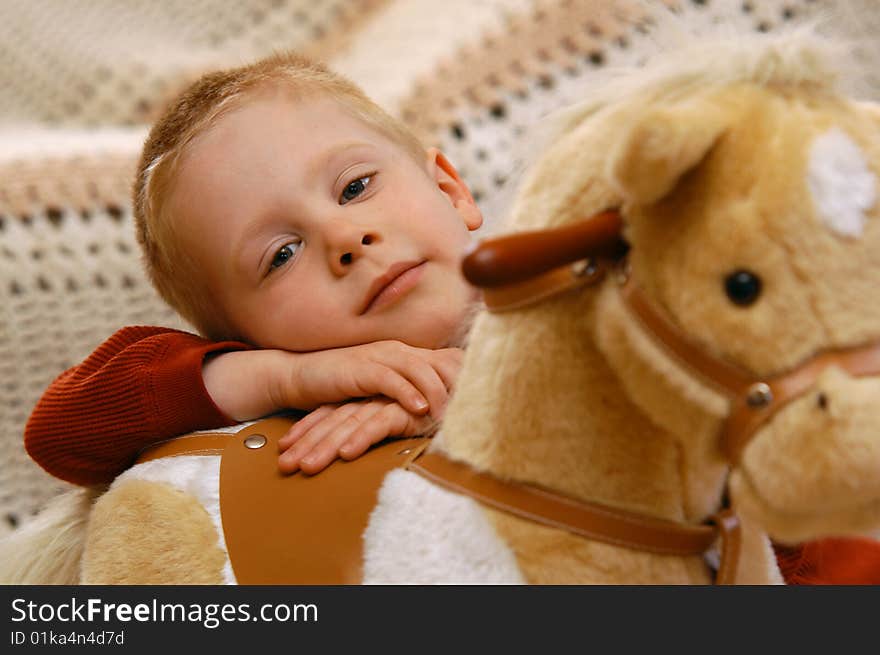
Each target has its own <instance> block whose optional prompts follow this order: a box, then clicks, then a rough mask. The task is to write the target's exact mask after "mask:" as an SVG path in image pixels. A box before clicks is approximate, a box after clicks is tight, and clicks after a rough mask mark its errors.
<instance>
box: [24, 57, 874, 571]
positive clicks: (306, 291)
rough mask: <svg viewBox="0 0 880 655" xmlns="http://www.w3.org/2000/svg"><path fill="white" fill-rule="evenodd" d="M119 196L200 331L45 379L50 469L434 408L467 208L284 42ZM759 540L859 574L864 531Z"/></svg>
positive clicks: (311, 449)
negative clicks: (214, 432)
mask: <svg viewBox="0 0 880 655" xmlns="http://www.w3.org/2000/svg"><path fill="white" fill-rule="evenodd" d="M134 210H135V219H136V226H137V230H138V237H139V240H140V243H141V245H142V247H143V250H144V254H145V261H146V266H147V271H148V273H149V275H150V277H151V279H152V281H153V283H154V285H155V286H156V288H157V289H158V291H159V293H160V294H161V295H162V297H163V298H164V299H165V300H166V301H168V302H169V304H171V306H172V307H174V308H175V309H176V310H177V311H178V312H180V313H181V315H183V316H184V317H185V318H187V319H189V320H190V321H191V322H192V323H193V324H194V325H196V326H197V327H198V328H199V330H200V331H201V332H202V333H203V334H204V335H205V336H206V337H208V339H204V338H201V337H196V336H195V335H190V334H186V333H182V332H178V331H174V330H166V329H162V328H148V327H130V328H124V329H123V330H120V331H119V332H117V333H116V334H114V335H113V336H112V337H111V338H110V339H109V340H108V341H106V342H105V343H104V344H102V345H101V346H100V347H99V348H98V349H97V350H96V351H95V352H94V353H93V354H92V355H91V356H90V357H89V358H88V359H86V360H85V361H84V362H83V363H82V364H81V365H79V366H77V367H75V368H73V369H71V370H69V371H66V372H65V373H63V374H62V375H61V376H60V377H59V378H58V379H56V380H55V381H54V382H53V383H52V385H51V386H50V387H49V388H48V389H47V391H46V392H45V394H44V395H43V397H42V398H41V400H40V402H39V403H38V405H37V407H36V408H35V409H34V411H33V413H32V415H31V417H30V420H29V422H28V425H27V428H26V431H25V444H26V447H27V449H28V452H29V453H30V454H31V456H32V457H33V458H34V459H35V460H36V461H37V462H39V463H40V464H41V465H42V466H43V467H44V468H45V469H46V470H47V471H49V472H50V473H52V474H53V475H56V476H57V477H60V478H62V479H65V480H68V481H71V482H74V483H78V484H96V483H103V482H109V481H110V480H112V479H113V478H114V477H115V476H116V475H117V474H118V473H119V472H121V471H122V470H123V469H124V468H126V467H127V466H129V465H130V464H131V462H132V461H133V460H134V458H135V457H136V455H137V453H138V452H139V451H140V450H141V449H142V448H144V447H145V446H147V445H149V444H150V443H153V442H155V441H159V440H162V439H166V438H169V437H173V436H176V435H178V434H182V433H186V432H190V431H193V430H197V429H208V428H214V427H219V426H222V425H231V424H234V423H237V422H241V421H244V420H248V419H253V418H258V417H261V416H264V415H266V414H270V413H273V412H275V411H279V410H283V409H290V408H296V409H301V410H314V411H311V413H309V414H308V415H307V416H306V417H305V418H303V419H302V420H300V421H299V422H298V423H296V424H295V425H294V427H293V428H292V429H291V431H290V433H288V434H287V435H286V436H285V437H284V438H283V439H282V441H281V445H282V447H283V448H284V447H286V450H285V451H284V452H282V454H281V455H280V457H279V467H280V468H281V470H282V471H285V472H294V471H296V470H303V471H305V472H307V473H315V472H317V471H320V470H321V469H322V468H324V467H326V466H327V465H328V464H329V463H330V462H332V461H333V459H335V458H336V457H337V456H339V457H343V458H345V459H352V458H355V457H357V456H359V455H360V454H362V453H363V452H364V451H365V450H366V449H367V448H368V447H369V446H370V445H371V444H373V443H375V442H377V441H380V440H381V439H384V438H385V437H387V436H391V435H400V436H406V435H415V434H420V433H425V432H426V431H429V430H430V429H431V428H432V424H433V422H434V421H435V420H436V419H437V418H439V417H440V416H441V415H442V412H443V408H444V406H445V403H446V400H447V396H448V394H449V391H450V390H451V388H452V385H453V383H454V380H455V376H456V373H457V371H458V367H459V365H460V361H461V350H460V349H459V348H456V347H455V346H456V345H458V344H459V343H460V339H461V337H462V336H463V334H464V332H465V329H466V326H467V322H468V321H467V318H468V310H469V307H470V306H471V304H472V302H473V301H474V299H475V297H474V293H473V291H472V290H471V289H470V288H469V287H468V286H467V285H466V283H465V282H464V280H463V278H462V277H461V275H460V273H459V260H460V258H461V255H462V254H463V251H464V249H465V247H466V245H467V243H468V232H469V231H472V230H475V229H476V228H478V227H479V226H480V224H481V222H482V218H481V215H480V212H479V209H478V208H477V206H476V204H475V203H474V201H473V199H472V198H471V196H470V193H469V192H468V189H467V187H466V185H465V184H464V183H463V182H462V180H461V179H460V178H459V176H458V174H457V173H456V171H455V169H454V167H453V166H452V165H451V164H450V163H449V162H448V161H447V160H446V159H445V158H444V157H443V155H442V154H441V153H440V152H439V151H437V150H435V149H429V150H424V149H423V148H422V147H421V146H420V145H419V144H418V142H417V141H416V140H415V138H413V137H412V136H411V135H410V134H409V133H408V132H407V131H406V130H405V129H404V128H403V127H402V126H400V125H399V124H397V123H395V122H394V121H393V120H392V119H391V118H390V117H389V116H387V115H386V114H385V113H384V112H383V111H382V110H381V109H380V108H379V107H377V106H376V105H375V104H373V103H372V102H370V101H369V100H368V99H367V98H366V97H365V96H364V95H363V94H362V93H361V92H360V91H359V90H358V89H357V88H356V87H354V86H353V85H351V84H350V83H349V82H347V81H345V80H343V79H341V78H339V77H337V76H335V75H332V74H331V73H329V72H327V71H326V70H324V69H323V68H321V67H319V66H317V65H315V64H312V63H310V62H308V61H305V60H303V59H300V58H298V57H294V56H292V55H279V56H275V57H271V58H269V59H267V60H264V61H261V62H258V63H256V64H254V65H252V66H246V67H243V68H239V69H235V70H231V71H227V72H221V73H215V74H210V75H207V76H205V77H204V78H202V79H201V80H199V81H198V82H196V83H195V84H194V85H193V86H192V87H191V88H190V89H189V90H187V91H186V92H185V93H184V94H183V95H182V97H181V98H180V99H179V100H178V102H177V103H175V104H174V105H173V106H172V107H171V108H170V109H169V110H168V112H167V113H166V114H165V115H164V117H163V118H161V119H160V120H159V122H158V123H157V124H156V125H155V127H154V128H153V130H152V131H151V133H150V136H149V137H148V139H147V142H146V144H145V147H144V153H143V157H142V159H141V164H140V167H139V171H138V176H137V180H136V183H135V193H134ZM777 554H778V558H779V562H780V565H781V567H782V570H783V573H784V574H785V576H786V579H787V580H788V581H789V582H794V583H800V584H804V583H817V582H818V583H828V582H830V583H852V582H859V583H863V584H864V583H874V584H876V583H880V578H878V572H880V551H878V549H877V547H876V544H874V543H868V542H867V541H866V540H824V541H820V542H814V543H812V544H807V545H806V546H805V547H803V548H793V549H792V548H779V549H778V550H777ZM853 562H858V563H859V566H858V567H857V568H854V567H853Z"/></svg>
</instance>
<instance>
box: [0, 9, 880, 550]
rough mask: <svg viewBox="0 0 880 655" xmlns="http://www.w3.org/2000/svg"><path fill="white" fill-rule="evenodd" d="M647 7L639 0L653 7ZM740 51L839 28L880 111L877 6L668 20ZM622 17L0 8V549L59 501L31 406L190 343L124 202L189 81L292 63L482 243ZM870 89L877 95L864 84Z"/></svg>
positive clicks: (591, 13) (619, 40)
mask: <svg viewBox="0 0 880 655" xmlns="http://www.w3.org/2000/svg"><path fill="white" fill-rule="evenodd" d="M648 1H649V2H650V0H648ZM654 2H655V3H657V2H660V0H654ZM666 4H669V5H673V6H677V7H678V9H679V11H681V12H682V13H683V15H684V16H685V17H686V20H687V21H689V22H692V23H693V24H694V26H695V27H696V29H697V31H698V30H699V26H700V25H706V24H709V23H712V22H713V21H715V20H718V19H722V20H724V21H725V22H727V23H729V24H732V25H734V26H736V28H737V29H741V30H743V31H751V30H760V31H773V30H777V29H780V28H781V27H783V26H785V25H786V24H788V23H792V22H795V21H800V20H803V19H810V18H816V17H822V16H824V14H825V12H827V10H829V9H830V8H832V7H833V8H834V9H835V10H836V12H837V13H836V14H835V15H834V16H832V17H831V18H830V19H829V20H828V25H829V26H830V27H829V29H832V30H834V31H838V32H840V33H841V34H844V35H846V36H848V37H853V38H856V39H859V40H858V43H859V44H860V45H859V46H858V47H859V55H860V57H861V59H862V61H863V63H864V67H863V68H864V70H865V74H864V75H863V76H862V77H863V79H862V80H861V82H862V87H861V91H862V95H865V94H866V93H867V94H874V95H875V96H876V95H878V91H880V79H878V77H876V75H880V73H877V74H876V75H875V74H874V73H873V71H875V70H876V71H880V39H876V37H874V38H873V39H871V38H868V39H864V37H866V36H868V37H871V36H873V35H876V34H880V0H834V1H832V0H668V2H666ZM643 9H644V8H643V7H642V6H641V5H639V4H638V3H637V2H635V0H443V1H442V2H437V1H436V0H435V1H433V2H432V1H429V0H251V1H249V2H227V1H226V0H128V1H127V2H124V3H120V2H116V1H115V0H71V1H69V2H63V1H61V0H57V1H52V0H47V1H45V2H31V1H30V0H4V2H3V3H2V4H0V88H2V92H0V534H2V533H3V532H4V531H9V530H12V529H14V527H15V526H17V525H20V524H21V523H22V522H23V521H25V520H27V518H28V517H30V516H32V515H33V514H34V513H35V512H36V511H37V510H38V508H39V507H40V506H42V504H43V503H44V502H45V501H46V500H47V499H49V498H50V497H52V496H53V495H55V494H57V493H59V492H60V491H61V490H63V489H64V488H65V487H66V485H64V484H63V483H60V482H58V481H57V480H54V479H53V478H51V477H50V476H49V475H48V474H46V473H45V472H43V471H42V469H40V468H39V467H38V466H37V465H36V464H34V463H33V462H32V461H31V460H30V459H29V458H28V457H27V455H26V454H25V452H24V449H23V447H22V432H23V428H24V424H25V422H26V420H27V417H28V415H29V413H30V411H31V409H32V408H33V406H34V404H35V403H36V401H37V399H38V398H39V396H40V394H41V393H42V391H43V390H44V389H45V387H46V386H47V385H48V384H49V383H50V382H51V380H52V379H53V378H54V377H55V376H57V375H58V374H59V373H61V372H62V371H63V370H65V369H66V368H68V367H70V366H72V365H74V364H76V363H78V362H79V361H81V360H82V359H83V358H84V357H85V356H86V355H87V354H88V353H89V352H90V351H91V350H93V349H94V348H95V347H96V346H97V345H98V344H99V343H100V342H101V341H103V340H104V339H105V338H106V337H108V336H109V335H110V334H111V333H112V332H113V331H114V330H116V329H117V328H119V327H122V326H124V325H132V324H152V325H168V326H172V327H180V328H183V329H191V328H189V326H187V325H186V324H184V323H183V321H182V320H181V319H180V318H179V317H177V316H176V315H175V314H174V313H173V312H172V311H171V310H170V309H169V308H167V307H166V306H165V305H164V304H163V303H162V302H161V301H160V300H159V299H158V297H157V296H156V294H155V293H154V292H153V290H152V288H151V287H150V285H149V283H148V282H147V281H146V278H145V276H144V274H143V272H142V269H141V264H140V258H139V253H138V248H137V245H136V242H135V239H134V232H133V226H132V216H131V203H130V200H129V190H130V186H131V181H132V176H133V172H134V167H135V165H136V162H137V158H138V156H139V151H140V147H141V145H142V143H143V139H144V137H145V136H146V132H147V129H148V126H149V124H150V122H151V121H152V120H153V119H154V118H155V117H156V116H157V114H158V113H159V112H160V111H161V109H162V107H163V105H164V103H165V102H167V101H168V99H170V98H171V97H172V96H173V95H174V94H175V93H176V92H177V91H178V90H179V89H180V88H182V86H183V85H185V84H187V83H188V82H189V81H191V80H192V79H194V78H195V77H197V76H198V75H200V74H201V73H202V72H204V71H206V70H209V69H214V68H219V67H225V66H231V65H239V64H242V63H245V62H248V61H250V60H252V59H254V58H256V57H259V56H262V55H265V54H268V53H270V52H272V51H273V50H277V49H286V48H295V49H300V50H303V51H305V52H306V53H308V54H310V55H312V56H315V57H318V58H321V59H323V60H324V61H325V62H326V63H327V64H328V65H330V67H331V68H333V69H334V70H337V71H339V72H341V73H343V74H345V75H347V76H348V77H350V78H351V79H352V80H353V81H355V82H356V83H357V84H359V85H360V86H361V87H363V88H364V90H365V91H366V92H367V93H368V94H369V95H371V96H372V97H373V98H374V99H375V100H376V101H378V102H379V104H381V105H383V106H384V107H386V108H387V109H388V110H389V111H390V112H391V113H393V114H395V115H397V116H399V117H400V118H402V119H403V120H404V121H405V122H406V123H408V124H409V125H410V126H411V127H412V128H413V129H414V130H415V131H416V133H417V134H418V135H419V136H420V137H421V138H422V139H423V141H424V142H425V144H426V145H437V146H439V147H440V148H442V149H443V150H444V151H445V152H446V153H447V155H448V156H449V157H450V159H451V160H452V161H453V162H454V163H455V164H456V166H457V167H458V168H459V170H460V172H461V174H462V176H463V177H464V179H465V180H466V182H467V183H468V184H469V185H470V187H471V189H472V191H473V193H474V196H475V199H476V200H477V202H478V204H479V205H480V206H481V209H482V210H483V213H484V215H485V216H486V219H487V224H486V226H485V227H484V228H481V233H482V235H485V234H488V233H489V232H491V231H492V230H494V229H496V228H497V227H498V226H499V225H500V224H501V221H502V220H503V217H504V212H505V211H506V207H507V203H508V202H509V199H510V197H511V195H512V193H513V189H514V188H515V186H516V183H517V180H518V176H519V174H520V172H521V170H522V164H523V161H522V160H523V155H522V154H521V151H520V150H519V148H518V143H519V142H520V140H521V139H522V138H523V136H524V135H525V134H526V133H527V132H528V130H529V128H530V127H531V126H533V125H535V124H536V123H538V122H539V120H540V119H541V118H542V117H543V116H545V115H546V114H548V113H549V112H551V111H553V110H555V109H558V108H560V107H563V106H565V105H567V104H569V103H571V102H574V101H576V100H577V98H578V96H579V91H580V90H582V89H584V88H587V87H588V86H589V85H590V84H591V83H593V82H594V81H595V79H596V77H597V73H599V72H600V71H601V69H603V68H606V67H608V66H613V65H617V64H626V63H632V62H638V61H642V60H644V59H645V58H647V57H649V56H650V55H651V53H652V52H655V51H656V49H657V47H658V44H657V43H656V41H655V40H654V39H653V38H652V28H651V25H650V24H646V23H644V21H643V20H641V19H642V17H643V16H644V11H643ZM872 76H873V77H872Z"/></svg>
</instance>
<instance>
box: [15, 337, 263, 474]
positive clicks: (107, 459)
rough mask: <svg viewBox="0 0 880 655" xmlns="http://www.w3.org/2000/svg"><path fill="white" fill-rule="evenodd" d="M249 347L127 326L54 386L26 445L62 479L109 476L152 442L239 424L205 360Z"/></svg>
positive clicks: (33, 418) (36, 413) (30, 422)
mask: <svg viewBox="0 0 880 655" xmlns="http://www.w3.org/2000/svg"><path fill="white" fill-rule="evenodd" d="M248 348H249V346H247V345H246V344H243V343H238V342H234V341H226V342H211V341H207V340H205V339H202V338H201V337H198V336H196V335H193V334H188V333H186V332H180V331H178V330H171V329H168V328H157V327H141V326H137V327H126V328H123V329H121V330H119V331H118V332H116V333H115V334H114V335H113V336H111V337H110V338H109V339H108V340H107V341H105V342H104V343H102V344H101V345H100V346H99V347H98V348H97V350H95V351H94V352H93V353H92V354H91V355H90V356H89V357H88V358H87V359H86V360H85V361H84V362H82V363H81V364H80V365H79V366H75V367H73V368H71V369H69V370H67V371H65V372H64V373H62V374H61V375H60V376H58V378H56V379H55V381H54V382H52V384H51V385H49V387H48V389H46V391H45V392H44V393H43V396H42V397H41V398H40V400H39V402H38V403H37V405H36V407H35V408H34V410H33V412H32V413H31V415H30V418H29V419H28V422H27V425H26V426H25V433H24V443H25V449H26V450H27V452H28V454H29V455H30V456H31V457H32V458H33V459H34V460H35V461H36V462H37V463H38V464H39V465H40V466H42V467H43V468H44V469H45V470H46V471H48V472H49V473H51V474H52V475H54V476H56V477H58V478H61V479H62V480H67V481H68V482H73V483H74V484H81V485H88V484H100V483H104V482H110V481H111V480H112V479H113V478H114V477H115V476H116V475H118V474H119V473H120V472H121V471H123V470H124V469H125V468H126V467H128V466H129V465H130V464H131V463H132V461H133V459H134V458H135V456H136V455H137V454H138V452H140V450H141V449H142V448H144V447H145V446H147V445H149V444H151V443H154V442H156V441H161V440H162V439H168V438H170V437H174V436H177V435H179V434H185V433H187V432H192V431H193V430H206V429H210V428H216V427H219V426H222V425H232V424H234V423H235V421H234V420H232V419H230V418H229V417H227V416H225V415H224V414H223V412H221V411H220V409H218V408H217V406H216V405H215V404H214V402H213V400H211V397H210V396H209V395H208V392H207V390H206V389H205V385H204V382H203V380H202V361H203V360H204V358H205V355H207V354H208V353H211V352H218V351H230V350H244V349H248Z"/></svg>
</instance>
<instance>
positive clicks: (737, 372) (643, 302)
mask: <svg viewBox="0 0 880 655" xmlns="http://www.w3.org/2000/svg"><path fill="white" fill-rule="evenodd" d="M622 225H623V220H622V218H621V216H620V213H619V211H617V210H614V209H612V210H607V211H604V212H601V213H599V214H597V215H595V216H592V217H590V218H588V219H586V220H583V221H576V222H574V223H572V224H570V225H565V226H562V227H560V228H555V229H550V230H542V231H535V232H525V233H519V234H513V235H509V236H505V237H499V238H497V239H491V240H487V241H485V242H483V243H481V244H480V245H479V247H478V248H476V249H475V250H474V251H473V252H471V253H470V254H469V255H468V257H467V258H466V259H465V261H464V263H463V267H462V268H463V271H464V273H465V277H466V278H467V279H468V280H469V281H470V282H471V283H472V284H474V285H475V286H478V287H481V288H482V289H483V296H484V300H485V303H486V306H487V308H488V309H489V311H490V312H503V311H509V310H511V309H519V308H524V307H528V306H529V305H532V304H535V303H537V302H540V301H543V300H545V299H548V298H551V297H553V296H556V295H558V294H561V293H563V292H565V291H570V290H572V289H576V288H580V287H582V286H586V285H590V284H596V283H598V282H599V281H601V280H602V279H603V278H604V277H605V275H606V274H607V273H608V272H609V271H613V272H614V273H615V274H616V277H617V280H618V283H619V286H620V294H621V299H622V301H623V304H624V306H625V307H626V308H627V309H628V311H629V312H630V314H631V315H632V316H633V318H635V319H636V320H637V321H638V323H639V324H640V325H641V327H642V329H643V330H644V331H645V333H646V334H648V335H649V336H650V337H651V339H652V341H653V342H654V343H656V344H658V345H659V346H661V347H662V348H663V350H664V351H665V352H666V353H668V354H669V355H670V356H671V357H672V358H673V359H675V361H677V362H678V363H679V364H680V365H682V366H683V367H684V368H685V370H687V371H688V372H690V373H691V374H692V375H694V376H695V377H697V378H698V379H700V380H701V381H703V382H704V383H707V384H709V385H710V386H711V387H712V388H713V389H715V390H716V391H718V392H720V393H722V394H723V395H724V396H726V397H727V398H728V399H729V401H730V412H729V413H728V415H727V418H726V419H725V420H724V422H723V425H722V428H721V433H720V436H719V438H720V444H721V448H722V451H723V452H724V454H725V457H726V459H727V461H728V463H729V464H730V465H731V466H737V465H738V464H739V463H740V459H741V457H742V453H743V450H744V449H745V447H746V446H747V445H748V443H749V442H750V441H751V439H752V438H753V437H754V435H755V433H756V432H757V431H758V429H759V428H760V427H761V426H762V425H764V424H765V423H767V422H768V421H769V420H770V419H771V418H773V416H774V415H775V414H776V413H777V412H779V410H781V409H782V408H783V407H785V406H786V405H787V404H789V403H790V402H792V401H794V400H796V399H798V398H800V397H801V396H803V395H804V394H806V393H807V392H808V391H809V390H810V389H811V388H813V386H814V385H815V382H816V380H817V379H818V378H819V376H820V375H821V374H822V372H823V371H825V370H826V369H827V368H829V367H831V366H836V367H838V368H840V369H842V370H844V371H846V372H847V373H849V374H850V375H852V376H854V377H863V376H869V375H880V341H877V342H873V343H869V344H865V345H859V346H856V347H852V348H844V349H838V350H829V351H825V352H821V353H818V354H816V355H814V356H812V357H810V358H809V359H807V360H806V361H804V362H802V363H801V364H799V365H798V366H796V367H794V368H792V369H790V370H788V371H783V372H780V373H776V374H773V375H769V376H755V375H753V374H751V373H750V372H748V371H746V370H744V369H743V368H741V367H739V366H737V365H735V364H732V363H730V362H728V361H726V360H725V359H724V358H722V357H720V356H718V355H715V354H713V353H711V352H709V351H708V350H707V349H706V348H705V347H703V346H701V345H700V344H698V343H697V342H696V341H695V340H694V339H693V338H691V337H689V336H688V335H687V334H685V333H684V332H683V331H682V330H681V328H679V327H678V326H677V325H676V324H675V323H674V322H673V321H672V319H670V318H669V317H668V316H667V315H666V314H665V313H664V312H663V311H662V310H661V309H660V308H659V307H657V305H656V304H655V303H653V302H652V301H651V300H650V299H649V298H648V297H647V296H646V295H645V293H644V292H643V291H642V289H641V288H640V287H639V286H638V285H637V284H636V283H635V282H634V280H633V278H632V276H631V275H630V273H629V270H628V267H627V264H626V260H625V258H624V257H623V256H622V254H623V253H625V252H626V247H625V245H624V244H623V242H622V239H621V236H620V230H621V228H622ZM615 254H617V257H615V256H614V255H615Z"/></svg>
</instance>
